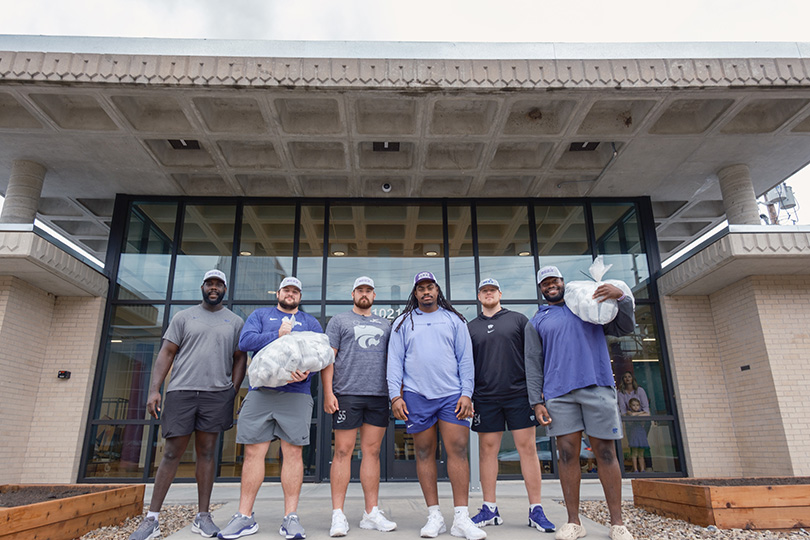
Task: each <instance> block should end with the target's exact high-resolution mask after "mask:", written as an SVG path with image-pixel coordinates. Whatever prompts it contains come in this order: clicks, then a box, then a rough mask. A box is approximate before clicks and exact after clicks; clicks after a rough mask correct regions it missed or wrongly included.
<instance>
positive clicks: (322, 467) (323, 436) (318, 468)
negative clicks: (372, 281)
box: [315, 201, 332, 480]
mask: <svg viewBox="0 0 810 540" xmlns="http://www.w3.org/2000/svg"><path fill="white" fill-rule="evenodd" d="M330 211H331V210H330V205H329V202H328V201H327V202H326V203H325V204H324V209H323V240H322V241H323V265H322V267H321V299H320V310H321V313H320V317H319V319H323V318H324V317H325V316H326V303H325V299H326V273H327V272H328V270H329V221H330V219H329V218H330ZM321 383H323V381H321ZM318 409H319V410H318V414H317V415H316V417H315V422H316V423H317V425H316V426H315V433H316V434H317V435H316V440H315V454H316V457H317V459H315V478H316V479H318V480H320V479H322V477H323V473H322V471H326V465H327V462H328V459H329V458H327V456H329V457H331V452H328V451H327V448H329V447H330V446H331V442H332V437H331V427H332V424H331V422H328V421H327V416H328V415H327V414H326V411H324V410H323V384H319V385H318ZM327 425H328V426H329V429H327ZM327 443H329V444H327Z"/></svg>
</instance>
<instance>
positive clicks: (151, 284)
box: [116, 202, 177, 300]
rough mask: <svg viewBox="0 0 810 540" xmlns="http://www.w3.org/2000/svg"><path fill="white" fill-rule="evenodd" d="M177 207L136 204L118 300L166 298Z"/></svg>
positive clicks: (129, 224) (123, 253)
mask: <svg viewBox="0 0 810 540" xmlns="http://www.w3.org/2000/svg"><path fill="white" fill-rule="evenodd" d="M176 216H177V204H176V203H150V204H146V203H137V202H136V203H133V204H132V206H131V207H130V210H129V220H128V222H127V231H126V233H125V235H124V246H123V248H122V250H121V259H120V261H119V267H118V281H117V282H118V285H119V286H118V287H117V291H116V294H117V298H119V299H124V300H153V299H163V298H165V297H166V292H167V287H168V283H169V264H170V262H171V253H172V237H173V236H174V225H175V221H176Z"/></svg>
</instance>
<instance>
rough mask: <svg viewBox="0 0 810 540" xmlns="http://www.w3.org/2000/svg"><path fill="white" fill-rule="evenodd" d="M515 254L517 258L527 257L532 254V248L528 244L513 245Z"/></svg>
mask: <svg viewBox="0 0 810 540" xmlns="http://www.w3.org/2000/svg"><path fill="white" fill-rule="evenodd" d="M515 253H517V254H518V257H528V256H529V255H531V254H532V248H531V246H530V245H529V243H528V242H524V243H522V244H515Z"/></svg>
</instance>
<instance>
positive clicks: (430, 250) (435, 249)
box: [424, 244, 439, 257]
mask: <svg viewBox="0 0 810 540" xmlns="http://www.w3.org/2000/svg"><path fill="white" fill-rule="evenodd" d="M424 248H425V255H427V256H428V257H435V256H437V255H438V254H439V244H425V246H424Z"/></svg>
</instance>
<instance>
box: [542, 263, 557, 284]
mask: <svg viewBox="0 0 810 540" xmlns="http://www.w3.org/2000/svg"><path fill="white" fill-rule="evenodd" d="M550 277H558V278H560V279H562V278H563V276H562V274H561V273H560V269H559V268H557V267H556V266H544V267H543V268H541V269H540V270H538V271H537V284H538V285H540V284H541V283H543V280H544V279H546V278H550Z"/></svg>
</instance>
